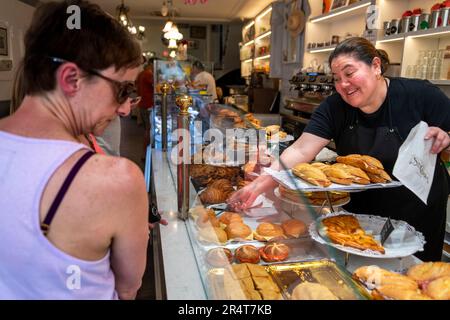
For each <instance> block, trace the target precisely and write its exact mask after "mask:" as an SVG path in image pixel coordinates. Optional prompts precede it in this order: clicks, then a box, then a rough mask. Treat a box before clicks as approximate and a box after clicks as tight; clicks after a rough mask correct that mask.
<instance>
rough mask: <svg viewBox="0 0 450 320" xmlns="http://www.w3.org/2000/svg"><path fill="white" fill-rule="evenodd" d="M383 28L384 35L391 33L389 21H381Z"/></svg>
mask: <svg viewBox="0 0 450 320" xmlns="http://www.w3.org/2000/svg"><path fill="white" fill-rule="evenodd" d="M383 30H384V35H385V36H388V35H390V34H391V22H390V21H385V22H383Z"/></svg>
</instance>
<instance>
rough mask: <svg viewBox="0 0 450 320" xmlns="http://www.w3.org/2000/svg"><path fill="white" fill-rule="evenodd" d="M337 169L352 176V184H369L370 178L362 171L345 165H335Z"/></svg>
mask: <svg viewBox="0 0 450 320" xmlns="http://www.w3.org/2000/svg"><path fill="white" fill-rule="evenodd" d="M333 166H334V167H335V168H339V169H342V170H343V171H345V172H346V173H347V174H349V175H350V176H351V179H352V182H353V183H357V184H369V183H370V178H369V176H368V175H367V173H366V172H364V171H363V170H362V169H360V168H357V167H354V166H351V165H348V164H343V163H335V164H333Z"/></svg>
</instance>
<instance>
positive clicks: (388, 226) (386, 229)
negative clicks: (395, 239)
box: [380, 218, 395, 245]
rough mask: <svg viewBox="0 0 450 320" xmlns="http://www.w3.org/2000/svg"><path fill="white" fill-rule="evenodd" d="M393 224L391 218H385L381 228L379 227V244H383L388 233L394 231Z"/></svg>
mask: <svg viewBox="0 0 450 320" xmlns="http://www.w3.org/2000/svg"><path fill="white" fill-rule="evenodd" d="M394 229H395V228H394V226H393V224H392V221H391V219H389V218H387V220H386V223H385V224H384V226H383V229H381V233H380V238H381V244H382V245H383V244H384V242H385V241H386V239H387V238H389V235H390V234H391V233H392V231H394Z"/></svg>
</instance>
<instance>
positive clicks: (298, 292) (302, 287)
mask: <svg viewBox="0 0 450 320" xmlns="http://www.w3.org/2000/svg"><path fill="white" fill-rule="evenodd" d="M291 300H339V298H338V297H336V295H334V294H333V292H331V291H330V289H328V288H327V287H325V286H324V285H321V284H319V283H313V282H303V283H300V284H299V285H297V286H296V287H295V288H294V290H293V291H292V294H291Z"/></svg>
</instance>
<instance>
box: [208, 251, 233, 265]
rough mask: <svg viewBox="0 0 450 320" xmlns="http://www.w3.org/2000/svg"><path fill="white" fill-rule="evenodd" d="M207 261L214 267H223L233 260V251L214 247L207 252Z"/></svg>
mask: <svg viewBox="0 0 450 320" xmlns="http://www.w3.org/2000/svg"><path fill="white" fill-rule="evenodd" d="M206 261H207V262H208V263H209V264H210V265H211V266H213V267H216V268H223V267H225V266H227V265H229V264H230V263H231V261H233V253H232V252H231V250H230V249H228V248H213V249H211V250H209V251H208V252H207V253H206Z"/></svg>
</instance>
